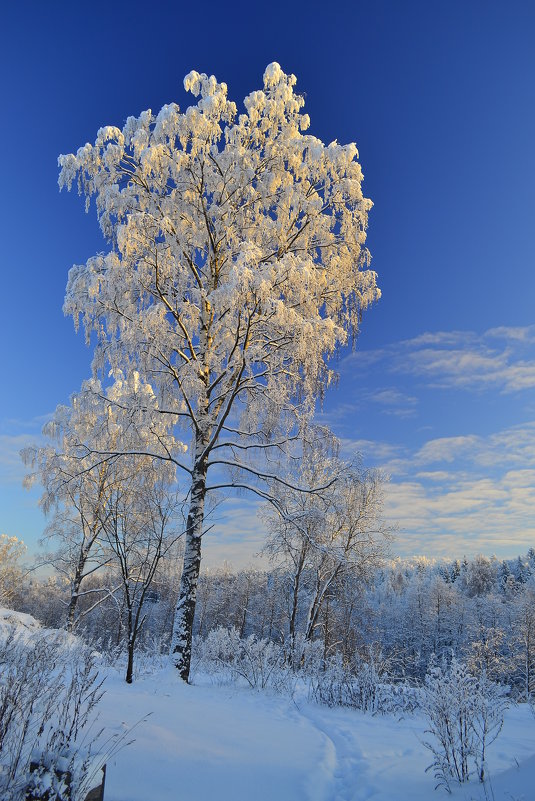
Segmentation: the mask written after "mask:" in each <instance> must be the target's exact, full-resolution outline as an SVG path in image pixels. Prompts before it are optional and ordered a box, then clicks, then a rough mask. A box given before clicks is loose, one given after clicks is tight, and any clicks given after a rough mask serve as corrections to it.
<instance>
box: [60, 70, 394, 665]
mask: <svg viewBox="0 0 535 801" xmlns="http://www.w3.org/2000/svg"><path fill="white" fill-rule="evenodd" d="M295 83H296V78H295V76H293V75H286V74H285V73H284V72H283V71H282V69H281V68H280V66H279V65H278V64H276V63H273V64H270V65H269V66H268V67H267V69H266V71H265V73H264V81H263V89H261V90H258V91H254V92H252V93H251V94H250V95H248V96H247V97H246V98H245V100H244V111H243V113H241V114H238V113H237V107H236V105H235V103H233V102H232V101H230V100H229V99H228V97H227V87H226V85H225V84H224V83H219V82H218V81H217V80H216V79H215V78H214V77H213V76H210V77H208V76H207V75H205V74H199V73H197V72H195V71H192V72H190V73H189V74H188V75H187V76H186V78H185V79H184V87H185V89H186V91H189V92H191V93H192V94H193V95H194V96H195V97H196V98H198V100H197V102H196V104H194V105H192V106H190V107H189V108H187V110H186V111H185V112H181V111H180V109H179V107H178V106H177V105H176V104H175V103H171V104H169V105H166V106H164V107H163V108H162V109H161V111H160V112H159V113H158V114H156V115H155V114H153V113H152V111H150V110H147V111H144V112H142V113H141V114H140V115H139V117H129V118H128V120H127V121H126V124H125V126H124V127H123V129H122V130H121V129H119V128H117V127H114V126H106V127H104V128H101V129H100V130H99V131H98V134H97V137H96V140H95V143H94V145H91V144H89V143H88V144H86V145H84V146H83V147H81V148H80V149H79V150H78V151H77V153H76V154H70V155H65V156H61V157H60V159H59V164H60V167H61V172H60V178H59V183H60V187H68V188H71V186H72V185H73V184H74V185H77V187H78V190H79V192H80V193H82V194H84V195H85V197H86V208H87V207H88V206H89V205H90V202H91V198H94V199H95V201H96V210H97V215H98V219H99V222H100V226H101V229H102V232H103V234H104V236H105V238H106V239H107V240H108V242H109V244H110V247H109V250H108V252H105V253H103V254H98V255H96V256H94V257H92V258H90V259H89V260H88V261H87V263H86V264H83V265H77V266H74V267H73V268H72V269H71V271H70V273H69V280H68V285H67V294H66V299H65V305H64V310H65V313H67V314H72V315H73V317H74V320H75V324H76V326H78V324H79V321H80V319H81V320H82V322H83V325H84V327H85V331H86V337H87V341H88V342H90V341H91V337H92V335H93V334H95V335H96V339H97V340H98V341H97V344H96V346H95V354H94V359H93V371H94V376H95V377H97V376H98V375H99V374H104V371H105V370H110V371H111V375H112V377H113V379H115V380H119V381H125V380H128V377H129V376H130V375H131V373H132V371H134V370H135V371H136V372H137V373H138V374H139V375H140V376H141V379H142V381H144V382H145V383H146V385H147V386H149V387H150V388H151V392H152V393H153V394H152V396H151V397H152V398H153V399H154V400H151V403H152V404H153V405H152V406H151V410H152V413H153V415H159V416H161V417H162V418H163V420H164V421H165V424H164V427H165V426H167V429H166V430H167V432H175V434H176V436H177V439H179V440H180V441H181V442H183V443H184V444H185V445H187V446H188V448H189V455H188V456H187V457H186V456H185V457H183V458H179V457H177V456H176V455H172V454H170V453H169V452H168V451H167V450H166V448H165V447H164V446H163V445H162V444H160V447H159V449H157V450H155V451H153V455H156V456H159V457H161V458H163V459H172V460H173V461H174V462H175V464H176V466H177V469H179V470H182V471H184V472H185V473H186V474H187V475H188V476H189V482H190V492H189V512H188V517H187V526H186V536H185V556H184V568H183V573H182V578H181V585H180V593H179V600H178V605H177V609H176V614H175V622H174V631H173V639H172V651H173V654H174V660H175V664H176V666H177V668H178V670H179V672H180V675H181V676H182V677H183V678H184V679H185V680H187V679H188V675H189V664H190V655H191V634H192V624H193V616H194V611H195V597H196V587H197V581H198V575H199V568H200V561H201V540H202V535H203V531H204V526H203V521H204V510H205V502H206V497H207V492H209V491H210V489H213V488H214V487H218V488H219V487H221V486H228V484H229V483H231V484H232V485H233V486H239V487H242V488H246V489H251V490H252V491H253V492H256V493H257V494H259V495H260V496H262V497H266V493H267V490H266V489H265V488H264V485H263V482H265V481H266V480H268V479H272V478H273V476H272V475H271V474H270V472H269V469H268V467H266V466H262V460H261V459H260V458H256V459H255V458H254V456H258V455H260V454H261V453H264V454H265V453H266V452H267V453H269V452H270V449H271V448H273V447H283V444H284V442H285V441H287V439H288V437H291V436H295V435H296V433H297V432H298V430H299V426H300V420H302V419H303V417H304V416H306V415H309V414H310V413H311V410H312V408H313V404H314V401H315V399H316V398H317V396H318V395H320V394H321V393H322V392H323V391H324V390H325V388H326V387H327V386H328V385H329V383H330V381H331V378H332V372H331V370H330V369H329V367H328V363H327V360H328V358H329V357H330V356H331V355H332V354H333V353H334V352H335V351H336V349H337V348H339V347H340V346H343V345H345V344H346V343H347V341H348V338H349V339H354V337H355V336H356V334H357V332H358V324H359V319H360V315H361V314H362V312H363V311H364V310H365V309H366V307H367V306H368V305H369V304H370V303H372V302H373V301H375V300H376V299H378V297H379V295H380V292H379V289H378V288H377V285H376V276H375V273H374V272H372V271H371V270H370V269H369V254H368V251H367V250H366V248H365V238H366V228H367V221H368V212H369V210H370V208H371V205H372V204H371V202H370V201H369V200H368V199H366V198H365V197H364V196H363V194H362V189H361V182H362V171H361V168H360V165H359V163H358V162H357V160H356V159H357V156H358V153H357V148H356V146H355V145H354V144H349V145H345V146H342V145H340V144H338V143H337V142H336V141H335V142H332V143H331V144H330V145H328V146H325V145H324V144H323V143H322V142H321V141H320V140H319V139H317V138H315V137H314V136H311V135H309V134H307V133H306V131H307V129H308V127H309V123H310V120H309V117H308V115H307V114H304V113H303V111H302V109H303V105H304V100H303V98H302V97H301V96H299V95H298V94H296V93H295V90H294V87H295ZM137 411H138V413H141V411H142V410H141V408H138V410H137ZM145 411H146V409H145ZM105 450H106V449H103V451H105ZM108 451H109V452H110V453H112V452H113V453H116V451H114V449H113V448H109V449H108ZM103 455H105V454H104V453H103ZM222 466H225V467H227V468H230V469H231V470H232V479H228V480H227V479H226V478H221V477H220V476H221V467H222ZM214 471H215V473H214ZM214 475H215V477H214V478H210V476H214Z"/></svg>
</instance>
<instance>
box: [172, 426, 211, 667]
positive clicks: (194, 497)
mask: <svg viewBox="0 0 535 801" xmlns="http://www.w3.org/2000/svg"><path fill="white" fill-rule="evenodd" d="M203 450H204V447H203V444H202V438H199V437H198V439H197V447H196V451H197V453H196V456H199V455H200V454H202V451H203ZM206 474H207V464H206V457H203V458H200V459H199V458H197V459H196V463H195V467H194V468H193V476H192V483H191V501H190V506H189V511H188V518H187V521H186V543H185V550H184V567H183V569H182V576H181V579H180V591H179V595H178V602H177V605H176V610H175V619H174V624H173V639H172V642H171V653H172V658H173V662H174V665H175V667H176V668H177V670H178V672H179V673H180V677H181V678H182V679H183V680H184V681H188V680H189V672H190V665H191V641H192V634H193V619H194V617H195V603H196V600H197V585H198V583H199V572H200V568H201V540H202V532H203V520H204V502H205V498H206Z"/></svg>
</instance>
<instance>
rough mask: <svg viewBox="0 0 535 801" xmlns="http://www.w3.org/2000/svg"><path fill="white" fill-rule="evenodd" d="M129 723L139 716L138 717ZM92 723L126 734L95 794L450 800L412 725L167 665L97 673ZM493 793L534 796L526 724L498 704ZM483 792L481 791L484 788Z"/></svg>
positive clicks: (531, 726)
mask: <svg viewBox="0 0 535 801" xmlns="http://www.w3.org/2000/svg"><path fill="white" fill-rule="evenodd" d="M138 721H141V722H139V723H138ZM100 722H101V724H102V725H105V726H106V727H107V728H108V729H109V730H111V731H113V732H115V733H117V734H119V735H122V734H123V733H124V732H126V731H127V730H128V729H129V728H131V727H132V726H134V725H135V724H136V723H138V725H137V726H135V728H134V729H133V731H132V732H131V736H130V735H127V737H126V739H127V740H128V739H131V738H133V739H135V742H134V743H132V744H131V745H129V746H127V747H125V748H123V749H122V750H121V751H120V752H119V753H117V754H116V755H115V756H114V757H112V758H111V759H110V760H109V761H108V773H107V778H106V801H274V800H275V799H276V801H364V799H381V801H433V799H436V801H440V799H446V798H448V797H449V798H455V799H462V801H472V800H473V801H480V799H481V800H483V799H485V794H484V792H483V788H482V787H481V786H480V785H478V784H477V783H472V784H470V785H469V786H467V787H463V788H459V787H457V788H455V789H454V792H453V796H447V795H446V793H445V792H444V791H443V790H437V791H435V790H434V787H435V784H436V782H435V780H434V778H433V776H432V774H431V773H425V767H426V766H427V765H428V764H429V762H430V754H429V752H428V751H427V750H426V749H425V748H424V747H423V745H422V744H421V741H422V739H423V737H424V729H425V725H424V722H423V721H422V720H421V719H420V718H418V717H406V718H405V719H404V720H401V721H399V720H397V719H396V718H394V717H390V716H380V715H378V716H375V717H374V716H370V715H365V714H362V713H360V712H357V711H354V710H350V709H328V708H325V707H319V706H317V705H314V704H310V703H308V702H305V701H297V702H296V703H294V702H293V701H292V700H290V699H288V698H282V697H278V696H273V695H269V694H264V693H260V692H252V691H249V690H245V689H241V688H237V687H228V686H209V685H208V686H205V685H200V686H188V685H185V684H184V683H183V682H181V681H180V679H179V678H178V677H177V676H176V675H175V672H174V671H173V670H172V669H169V670H165V671H161V672H159V673H157V674H155V675H153V676H151V677H149V678H145V679H140V680H138V681H137V682H135V683H134V684H133V685H127V684H125V683H124V681H122V679H121V678H120V677H119V676H117V675H113V674H112V675H110V677H109V679H108V680H107V681H106V694H105V696H104V698H103V699H102V701H101V714H100ZM489 774H490V776H491V782H492V791H493V792H494V801H533V799H534V798H535V790H534V787H535V721H534V720H533V717H532V716H531V714H530V711H529V709H528V708H527V707H526V706H525V705H524V706H521V707H516V708H513V709H511V710H509V712H508V714H507V718H506V722H505V726H504V730H503V732H502V734H501V735H500V737H499V738H498V740H497V741H496V743H494V745H493V746H491V749H490V752H489ZM489 797H490V798H492V796H489Z"/></svg>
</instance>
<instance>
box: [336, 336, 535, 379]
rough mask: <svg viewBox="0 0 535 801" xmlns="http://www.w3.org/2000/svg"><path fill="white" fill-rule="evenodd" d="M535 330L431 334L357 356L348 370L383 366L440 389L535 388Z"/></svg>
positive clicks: (344, 364)
mask: <svg viewBox="0 0 535 801" xmlns="http://www.w3.org/2000/svg"><path fill="white" fill-rule="evenodd" d="M534 345H535V326H525V327H505V326H502V327H497V328H492V329H489V330H488V331H486V332H484V333H483V334H477V333H475V332H474V331H437V332H425V333H423V334H420V335H419V336H417V337H413V338H412V339H407V340H402V341H401V342H397V343H393V344H392V345H389V346H387V347H384V348H381V349H378V350H374V351H357V352H356V353H353V354H351V355H350V356H348V357H347V358H346V359H344V360H343V361H342V369H349V368H350V367H357V368H358V369H363V368H366V367H368V368H369V367H372V366H374V365H381V368H382V371H384V372H386V373H390V374H397V375H400V374H406V375H410V376H413V377H416V378H417V377H419V378H421V379H423V380H424V381H425V383H426V385H427V386H432V387H434V388H440V389H445V388H459V389H465V390H472V391H485V390H488V389H493V390H496V389H498V390H499V391H500V392H503V393H511V392H520V391H523V390H526V389H531V388H533V387H535V349H534Z"/></svg>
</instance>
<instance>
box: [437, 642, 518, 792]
mask: <svg viewBox="0 0 535 801" xmlns="http://www.w3.org/2000/svg"><path fill="white" fill-rule="evenodd" d="M506 706H507V701H506V699H505V689H504V688H503V687H500V686H499V685H497V684H494V682H491V681H490V680H489V679H487V677H486V675H485V674H482V675H481V676H480V677H479V678H477V677H475V676H473V675H472V674H471V673H470V672H469V670H468V668H467V666H466V665H464V664H463V663H462V662H459V661H458V660H457V659H456V658H455V657H452V658H451V661H450V663H449V664H447V663H446V662H445V661H444V662H442V663H441V664H438V662H437V661H436V659H432V660H431V662H430V665H429V670H428V674H427V676H426V678H425V686H424V690H423V697H422V711H423V712H424V714H425V715H426V717H427V720H428V724H429V728H428V729H427V732H426V733H427V734H431V735H432V737H433V739H432V740H430V741H426V742H424V745H425V746H426V747H427V748H428V749H429V750H430V751H431V753H432V755H433V762H432V763H431V765H429V767H428V768H427V770H430V769H433V772H434V775H435V778H436V779H437V780H438V784H437V787H439V786H442V787H444V788H445V789H446V790H448V792H450V781H451V780H452V779H453V780H454V781H458V782H459V783H462V782H465V781H468V780H469V779H470V777H471V776H472V775H473V773H474V771H477V774H478V776H479V779H480V780H481V781H483V780H484V778H485V758H486V748H487V746H488V745H490V743H492V742H493V741H494V740H495V739H496V737H497V736H498V734H499V733H500V731H501V728H502V725H503V715H504V712H505V709H506Z"/></svg>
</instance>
